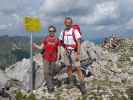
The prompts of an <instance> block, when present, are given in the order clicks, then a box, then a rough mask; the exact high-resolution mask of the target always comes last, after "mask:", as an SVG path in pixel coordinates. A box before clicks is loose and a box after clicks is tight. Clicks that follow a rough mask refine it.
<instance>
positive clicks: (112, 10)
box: [81, 1, 119, 24]
mask: <svg viewBox="0 0 133 100" xmlns="http://www.w3.org/2000/svg"><path fill="white" fill-rule="evenodd" d="M118 17H119V12H118V5H117V3H116V2H113V1H111V2H110V1H107V2H103V3H100V4H97V5H96V7H95V9H94V12H93V13H92V14H89V15H87V16H82V17H81V22H82V23H86V24H95V23H96V22H98V21H100V20H104V19H108V18H112V19H113V18H118Z"/></svg>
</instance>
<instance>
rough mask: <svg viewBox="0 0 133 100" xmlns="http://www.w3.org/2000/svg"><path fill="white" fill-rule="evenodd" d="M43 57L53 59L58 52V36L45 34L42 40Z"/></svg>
mask: <svg viewBox="0 0 133 100" xmlns="http://www.w3.org/2000/svg"><path fill="white" fill-rule="evenodd" d="M44 50H45V53H44V58H45V59H47V60H48V61H55V60H56V59H57V52H58V38H57V37H56V36H53V37H51V36H47V37H46V38H45V40H44Z"/></svg>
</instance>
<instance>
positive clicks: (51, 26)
mask: <svg viewBox="0 0 133 100" xmlns="http://www.w3.org/2000/svg"><path fill="white" fill-rule="evenodd" d="M51 28H53V29H54V31H55V32H56V27H55V26H53V25H50V26H49V27H48V31H49V29H51Z"/></svg>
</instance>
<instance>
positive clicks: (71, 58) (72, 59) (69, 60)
mask: <svg viewBox="0 0 133 100" xmlns="http://www.w3.org/2000/svg"><path fill="white" fill-rule="evenodd" d="M64 63H65V65H66V66H69V65H72V66H73V67H78V66H80V60H79V61H77V60H76V52H75V51H74V50H68V51H65V55H64Z"/></svg>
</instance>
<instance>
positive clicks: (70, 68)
mask: <svg viewBox="0 0 133 100" xmlns="http://www.w3.org/2000/svg"><path fill="white" fill-rule="evenodd" d="M67 75H68V78H69V79H71V77H72V66H71V65H68V66H67Z"/></svg>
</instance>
